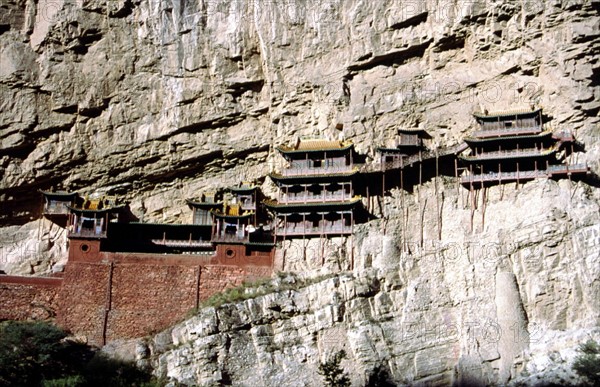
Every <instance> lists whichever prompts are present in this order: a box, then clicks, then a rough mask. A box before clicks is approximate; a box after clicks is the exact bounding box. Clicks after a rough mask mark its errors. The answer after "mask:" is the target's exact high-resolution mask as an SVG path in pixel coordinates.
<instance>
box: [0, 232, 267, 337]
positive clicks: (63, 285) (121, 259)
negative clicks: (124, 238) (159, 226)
mask: <svg viewBox="0 0 600 387" xmlns="http://www.w3.org/2000/svg"><path fill="white" fill-rule="evenodd" d="M219 247H220V248H221V250H223V251H222V252H221V254H216V255H215V256H212V257H203V256H194V255H159V254H122V253H110V252H103V251H101V246H100V242H99V241H94V240H77V239H72V240H71V241H70V246H69V263H68V264H67V265H66V268H65V272H64V276H63V278H62V279H53V278H32V277H9V276H0V305H2V308H1V310H0V319H12V320H26V319H32V318H35V319H40V318H45V319H49V318H53V317H56V322H57V324H58V325H60V326H62V327H63V328H65V329H67V330H69V331H71V332H72V333H73V334H75V335H77V336H80V337H81V338H84V339H86V340H87V341H88V342H89V343H90V344H95V345H103V344H105V343H107V342H109V341H113V340H118V339H129V338H134V337H140V336H145V335H149V334H152V333H156V332H158V331H160V330H162V329H165V328H167V327H169V326H171V325H173V324H175V323H176V322H178V321H180V320H182V319H183V318H185V317H186V316H187V315H188V314H189V313H190V311H192V310H193V309H194V308H198V306H199V305H200V303H201V302H202V301H203V300H206V299H208V298H209V297H210V296H212V295H213V294H215V293H218V292H221V291H223V290H224V289H226V288H230V287H235V286H239V285H241V284H242V282H243V281H245V280H249V281H252V280H255V279H257V278H261V277H268V276H270V275H271V272H272V268H271V262H272V254H271V253H268V252H266V253H265V252H251V253H250V254H247V251H246V250H245V247H244V246H241V245H240V246H231V247H226V246H225V247H224V246H219ZM226 248H227V249H230V250H231V251H229V253H230V255H231V257H229V256H228V257H227V258H226V259H228V260H229V261H230V262H227V263H226V264H223V263H225V262H223V261H224V258H223V257H224V254H226V252H227V251H226V250H225V249H226ZM232 252H233V253H232ZM253 265H254V266H253Z"/></svg>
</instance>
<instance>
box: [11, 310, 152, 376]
mask: <svg viewBox="0 0 600 387" xmlns="http://www.w3.org/2000/svg"><path fill="white" fill-rule="evenodd" d="M66 337H67V334H66V332H64V331H63V330H61V329H59V328H57V327H55V326H53V325H51V324H48V323H45V322H21V321H19V322H17V321H9V322H5V323H2V324H0V386H17V387H18V386H44V387H67V386H68V387H79V386H111V387H112V386H116V387H119V386H148V387H150V386H158V385H160V384H159V382H158V381H157V380H155V379H153V378H152V376H151V375H150V373H148V372H145V371H143V370H140V369H138V368H137V367H135V365H134V364H132V363H128V362H124V361H121V360H115V359H111V358H109V357H107V356H106V355H104V354H102V353H100V352H98V351H97V350H96V349H94V348H92V347H89V346H87V345H84V344H81V343H75V342H72V341H69V340H67V339H66Z"/></svg>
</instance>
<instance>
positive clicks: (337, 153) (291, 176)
mask: <svg viewBox="0 0 600 387" xmlns="http://www.w3.org/2000/svg"><path fill="white" fill-rule="evenodd" d="M277 150H278V151H279V152H280V154H281V155H282V156H283V157H284V158H285V160H286V161H287V163H288V166H287V168H284V169H283V170H282V171H280V172H273V173H271V174H269V176H270V178H271V179H272V180H273V181H274V182H275V184H277V186H278V188H279V191H278V196H277V199H276V200H265V201H264V203H265V205H266V207H267V208H268V209H269V210H270V211H271V212H272V213H273V216H274V220H273V229H274V234H275V237H276V238H279V239H284V240H285V239H286V238H294V237H314V236H341V235H350V234H352V232H353V227H354V208H355V206H356V205H357V203H359V202H360V197H357V196H354V190H353V177H354V176H355V175H356V174H357V172H358V168H357V167H355V166H354V164H353V150H354V149H353V145H352V143H350V142H343V141H325V140H303V141H300V142H298V143H297V144H296V145H295V146H293V147H287V146H280V147H278V148H277Z"/></svg>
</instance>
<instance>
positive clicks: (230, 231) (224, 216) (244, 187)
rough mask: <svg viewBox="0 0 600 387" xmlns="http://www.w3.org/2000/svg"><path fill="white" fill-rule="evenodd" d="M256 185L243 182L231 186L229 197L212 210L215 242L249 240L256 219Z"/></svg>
mask: <svg viewBox="0 0 600 387" xmlns="http://www.w3.org/2000/svg"><path fill="white" fill-rule="evenodd" d="M255 198H256V186H254V185H253V184H249V183H242V184H240V185H239V186H236V187H230V188H229V197H228V198H227V200H224V201H223V203H222V205H221V206H219V207H218V208H215V209H213V210H211V214H212V215H213V217H214V221H213V223H212V227H213V229H212V230H213V231H212V241H213V242H214V243H233V244H243V243H245V242H248V241H249V234H250V232H252V231H254V229H255V228H254V224H255V219H256V199H255Z"/></svg>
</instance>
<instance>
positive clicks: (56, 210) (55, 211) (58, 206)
mask: <svg viewBox="0 0 600 387" xmlns="http://www.w3.org/2000/svg"><path fill="white" fill-rule="evenodd" d="M44 214H46V215H68V214H69V208H68V207H67V204H66V203H55V204H49V205H46V206H45V207H44Z"/></svg>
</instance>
